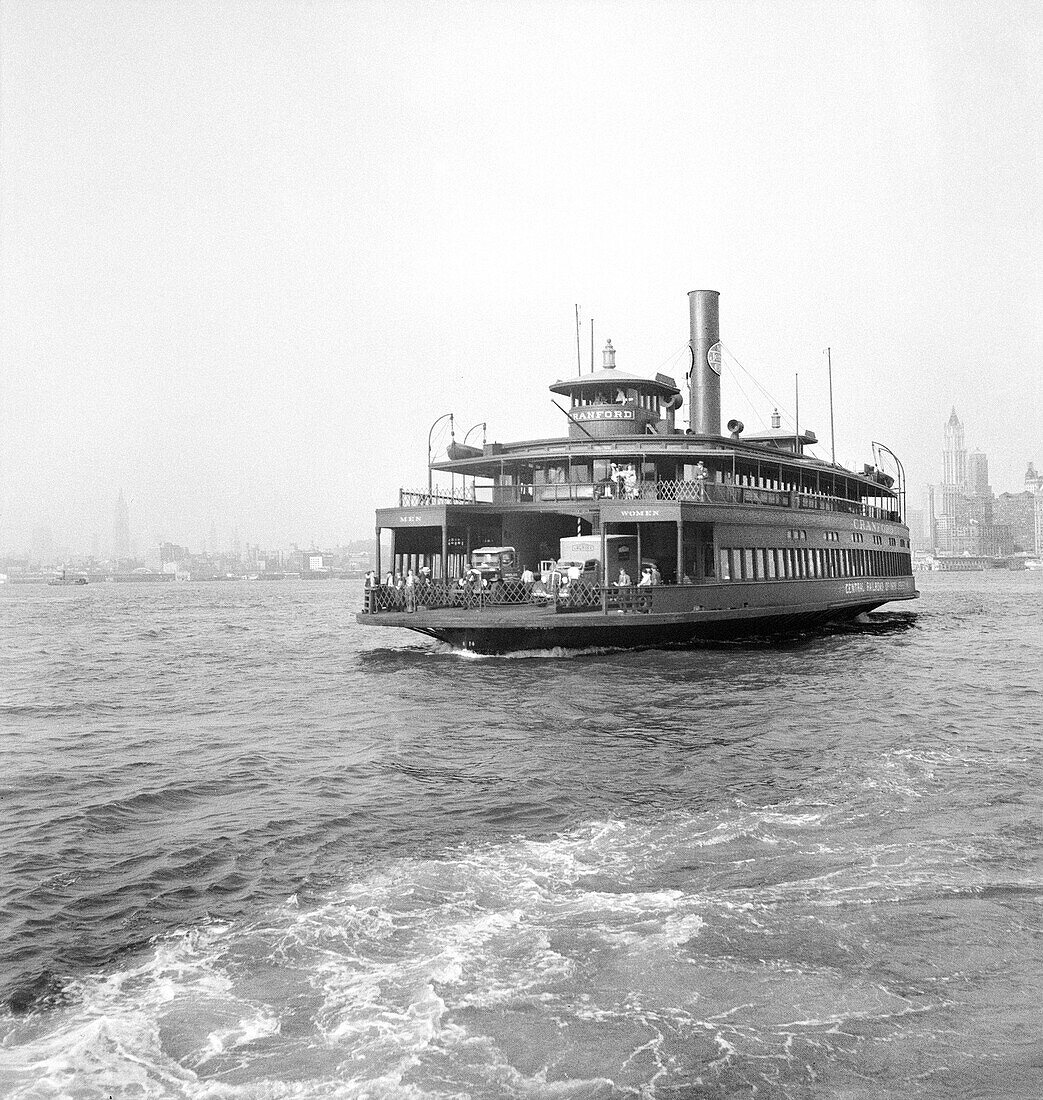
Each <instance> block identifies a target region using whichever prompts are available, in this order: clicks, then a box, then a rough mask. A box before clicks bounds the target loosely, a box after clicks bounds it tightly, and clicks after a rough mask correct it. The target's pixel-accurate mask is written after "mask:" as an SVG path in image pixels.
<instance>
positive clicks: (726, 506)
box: [357, 290, 919, 654]
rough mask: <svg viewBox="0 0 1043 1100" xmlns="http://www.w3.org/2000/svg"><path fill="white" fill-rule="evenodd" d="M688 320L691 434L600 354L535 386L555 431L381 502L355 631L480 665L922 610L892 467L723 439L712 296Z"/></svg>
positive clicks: (769, 436) (473, 453)
mask: <svg viewBox="0 0 1043 1100" xmlns="http://www.w3.org/2000/svg"><path fill="white" fill-rule="evenodd" d="M689 319H690V340H689V348H690V362H691V369H690V371H689V372H688V375H687V382H688V387H687V388H688V394H687V396H688V411H689V417H688V426H687V427H685V426H684V425H683V423H678V413H679V410H680V409H681V408H682V405H683V404H684V395H683V394H682V391H681V388H680V387H679V386H678V385H677V384H676V382H675V380H674V379H673V378H671V377H668V376H667V375H664V374H656V376H655V377H654V378H651V379H650V378H644V377H641V376H639V375H636V374H632V373H629V372H627V371H624V370H621V369H618V368H617V367H616V363H615V356H616V352H615V349H614V348H613V347H612V342H611V341H609V342H608V344H607V345H606V347H605V349H604V352H603V359H604V361H603V365H602V367H601V368H600V369H599V370H596V371H591V372H589V373H587V374H578V375H577V376H576V377H574V378H570V379H564V380H561V381H557V382H555V383H554V384H553V385H551V386H550V390H551V392H552V393H553V394H556V395H560V396H561V397H563V398H565V399H567V401H568V403H569V407H568V409H567V410H566V409H562V411H563V412H565V415H566V417H567V419H568V434H567V436H564V437H562V438H557V439H539V440H529V441H525V442H518V443H485V444H483V445H482V446H481V447H472V446H466V445H465V444H466V437H465V440H464V444H457V443H455V440H454V443H453V444H452V445H451V446H450V447H449V448H448V450H447V453H446V456H445V458H444V459H442V460H440V461H435V462H432V460H431V457H430V453H429V457H428V490H427V492H422V491H416V492H414V491H408V490H404V489H403V490H400V491H399V500H398V505H397V506H396V507H390V508H381V509H378V511H377V516H376V537H377V562H376V575H375V578H373V579H372V581H371V582H368V583H367V588H366V593H365V606H364V610H363V611H362V612H361V613H359V614H358V616H357V619H358V621H359V622H360V623H362V624H364V625H366V626H384V627H405V628H407V629H409V630H414V631H418V632H419V633H421V634H426V635H429V636H431V637H433V638H437V639H440V640H441V641H443V642H448V643H449V644H450V645H452V646H455V647H459V648H462V649H465V650H472V651H474V652H476V653H490V654H492V653H507V652H515V651H518V650H544V649H549V648H554V647H568V648H572V647H589V646H594V647H626V648H633V647H646V646H665V645H686V644H691V643H695V642H699V641H702V640H716V639H731V638H737V637H743V636H760V635H785V634H792V633H799V632H803V631H806V630H807V629H809V628H812V627H815V626H817V625H820V624H822V623H826V622H829V621H835V620H845V619H853V618H855V617H856V616H858V615H860V614H862V613H863V612H867V611H871V610H873V609H874V608H876V607H879V606H880V605H881V604H885V603H890V602H892V601H895V600H912V599H915V598H917V596H918V595H919V593H918V592H917V591H916V588H915V584H914V580H913V568H912V557H911V548H910V540H909V529H908V527H907V526H906V524H905V515H904V512H905V487H904V472H903V470H902V466H901V463H900V461H899V460H898V459H897V458H896V457H895V456H894V455H893V453H892V452H891V451H890V450H889V449H888V448H886V447H883V446H882V445H881V444H876V443H874V445H873V451H874V460H875V461H874V463H872V464H868V465H866V466H865V467H864V468H863V470H862V471H861V472H856V471H853V470H848V469H844V468H842V467H840V466H838V465H836V464H834V463H831V462H826V461H823V460H821V459H819V458H816V457H813V456H812V455H810V454H809V453H807V449H808V448H809V447H810V446H812V445H814V444H815V443H817V442H818V440H817V438H816V436H815V434H814V433H813V432H812V431H809V430H805V431H800V430H799V428H798V429H795V430H792V431H789V430H786V429H784V428H782V427H781V418H780V417H779V415H778V413H777V411H776V413H775V414H774V415H773V417H772V427H771V429H770V430H769V431H767V432H765V433H762V434H746V433H745V429H744V427H743V425H742V424H741V423H740V422H739V421H737V420H732V421H729V423H728V425H727V428H728V433H729V434H728V435H726V436H725V435H722V433H721V412H720V405H721V389H720V372H721V366H722V347H721V342H720V334H719V295H718V292H717V291H713V290H694V291H691V292H690V294H689ZM429 452H430V449H429ZM892 462H893V465H894V468H895V475H896V476H892V475H891V474H889V473H887V472H885V470H884V466H885V465H890V464H891V463H892ZM432 470H439V471H442V472H446V473H450V474H455V475H457V477H458V478H460V479H462V483H463V485H464V486H465V488H464V489H463V490H459V489H456V490H452V491H448V492H446V491H444V490H442V489H435V488H433V487H432V485H431V471H432ZM453 480H454V482H455V480H456V479H455V478H454V479H453ZM385 532H387V533H389V536H390V561H388V567H389V573H390V575H389V576H388V577H387V580H386V582H385V583H381V578H382V576H383V573H382V570H381V564H382V562H381V538H382V535H383V534H384V533H385ZM403 578H405V579H403Z"/></svg>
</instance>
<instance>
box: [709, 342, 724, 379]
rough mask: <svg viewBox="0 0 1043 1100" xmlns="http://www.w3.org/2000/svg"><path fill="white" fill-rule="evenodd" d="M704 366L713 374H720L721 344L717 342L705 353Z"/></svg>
mask: <svg viewBox="0 0 1043 1100" xmlns="http://www.w3.org/2000/svg"><path fill="white" fill-rule="evenodd" d="M706 365H707V366H708V367H709V368H710V370H712V371H713V373H714V374H720V373H721V342H720V340H718V341H717V343H716V344H714V345H713V347H711V348H710V350H709V351H708V352H707V353H706Z"/></svg>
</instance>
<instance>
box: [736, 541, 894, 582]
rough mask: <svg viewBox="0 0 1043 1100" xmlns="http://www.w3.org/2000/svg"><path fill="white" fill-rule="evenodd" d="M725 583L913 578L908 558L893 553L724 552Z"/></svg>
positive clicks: (771, 548)
mask: <svg viewBox="0 0 1043 1100" xmlns="http://www.w3.org/2000/svg"><path fill="white" fill-rule="evenodd" d="M720 571H721V580H723V581H774V580H788V579H791V578H792V579H802V578H806V577H903V576H910V575H911V574H912V559H911V558H910V557H909V555H908V554H902V553H897V552H894V551H891V550H834V549H831V548H830V549H818V548H815V547H804V546H799V547H790V546H769V547H767V548H765V547H756V546H749V547H747V546H744V547H739V548H722V549H721V551H720Z"/></svg>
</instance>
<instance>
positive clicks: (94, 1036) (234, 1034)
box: [0, 800, 941, 1100]
mask: <svg viewBox="0 0 1043 1100" xmlns="http://www.w3.org/2000/svg"><path fill="white" fill-rule="evenodd" d="M837 812H841V811H840V810H839V809H833V808H830V807H828V806H827V807H825V808H824V807H823V806H822V805H821V804H815V805H814V806H809V805H807V804H803V803H800V802H798V801H796V800H795V801H793V802H792V803H788V804H783V805H777V806H774V807H768V808H760V807H750V806H746V805H743V804H741V803H737V804H734V805H732V806H730V807H728V808H727V809H726V810H725V811H724V820H721V819H720V818H719V817H718V818H717V819H714V818H711V817H710V816H708V815H706V814H703V815H699V814H675V815H672V816H670V817H669V818H667V819H661V820H659V821H657V822H655V823H635V822H617V821H614V822H600V823H595V824H591V825H588V826H583V827H578V828H576V829H573V830H571V831H569V832H567V833H563V834H562V835H560V836H556V837H552V838H548V839H540V840H532V839H515V840H508V841H505V842H502V843H499V844H490V845H488V846H485V847H481V848H461V849H459V850H456V851H453V852H451V853H448V854H446V855H445V856H443V857H442V858H438V859H416V858H405V859H398V860H395V861H393V862H391V863H389V864H388V865H386V866H385V867H384V868H383V869H382V870H380V871H379V872H376V873H373V874H371V875H369V876H367V877H365V878H363V879H360V880H359V881H356V882H351V883H346V884H344V885H343V886H342V887H341V888H339V889H337V890H335V891H333V892H331V893H330V894H329V895H328V896H327V897H326V899H325V901H324V902H323V903H322V904H321V905H317V906H304V907H302V905H301V903H300V900H299V898H298V897H297V896H296V895H294V896H292V897H291V898H289V899H287V901H286V903H285V904H284V905H282V906H280V907H278V908H277V909H275V910H274V911H271V912H269V913H268V914H266V915H265V917H264V919H263V920H258V921H255V922H252V923H249V924H246V923H244V924H241V925H238V926H234V927H229V926H227V925H223V926H217V925H212V926H208V927H205V928H200V929H195V930H192V931H190V932H187V933H185V934H182V935H179V936H172V937H168V938H167V939H164V940H162V941H160V942H159V943H157V944H156V945H155V946H154V948H153V949H152V950H151V951H150V952H149V953H148V954H147V955H146V956H145V957H144V958H140V959H139V960H138V961H137V962H136V963H135V964H134V965H132V966H128V967H125V968H123V969H119V970H114V971H112V972H109V973H107V974H102V975H96V976H93V977H88V978H84V979H82V980H80V981H79V982H78V983H75V984H74V985H73V987H72V988H71V989H70V993H71V1003H69V1004H67V1005H64V1006H59V1007H57V1008H54V1009H51V1010H49V1011H47V1012H42V1013H39V1014H36V1015H34V1016H30V1017H29V1018H27V1019H24V1020H21V1021H9V1022H8V1024H7V1026H6V1038H5V1039H4V1040H3V1043H2V1045H0V1092H4V1091H5V1089H6V1092H5V1094H6V1095H10V1096H13V1097H18V1098H20V1100H29V1098H33V1100H35V1098H37V1097H48V1096H63V1095H68V1094H70V1093H69V1090H71V1089H72V1088H73V1083H75V1095H76V1096H82V1097H95V1096H97V1097H107V1096H109V1095H110V1094H112V1095H121V1096H129V1095H132V1094H133V1095H138V1096H145V1097H152V1096H156V1097H160V1096H184V1097H186V1098H193V1100H194V1098H196V1097H207V1098H218V1097H220V1098H222V1100H224V1098H236V1097H261V1096H266V1097H267V1096H271V1097H276V1096H278V1097H283V1096H286V1097H290V1096H293V1097H306V1096H316V1097H318V1096H334V1095H336V1096H345V1097H358V1098H361V1097H372V1098H373V1100H376V1098H378V1097H379V1098H381V1100H383V1098H384V1097H388V1098H399V1097H401V1098H403V1100H405V1098H408V1100H420V1098H425V1100H426V1098H439V1100H440V1098H442V1097H452V1096H468V1097H471V1098H473V1100H481V1098H486V1097H488V1098H493V1097H496V1098H498V1097H501V1096H512V1097H513V1096H531V1097H546V1096H562V1097H591V1098H594V1097H598V1096H601V1095H605V1090H609V1091H610V1092H613V1093H614V1094H632V1095H651V1091H650V1090H652V1089H653V1088H658V1087H660V1086H663V1085H664V1083H665V1082H666V1081H668V1080H674V1079H676V1080H681V1081H685V1080H687V1081H694V1080H696V1078H697V1077H698V1075H699V1073H701V1074H702V1075H703V1076H704V1077H705V1078H706V1079H707V1080H713V1079H714V1075H715V1074H717V1075H718V1076H719V1075H720V1074H722V1073H723V1072H725V1070H726V1069H727V1068H728V1067H730V1066H734V1065H735V1063H736V1061H737V1060H740V1059H745V1060H747V1061H748V1060H750V1059H755V1058H760V1057H770V1058H772V1059H782V1060H783V1061H785V1060H786V1059H788V1058H790V1057H792V1055H791V1053H790V1052H789V1046H791V1045H792V1044H793V1043H794V1042H796V1041H797V1039H794V1033H795V1030H799V1029H804V1030H807V1029H812V1028H820V1029H821V1028H836V1027H838V1026H839V1025H840V1023H841V1022H843V1021H844V1020H847V1019H858V1020H887V1019H891V1018H893V1017H896V1016H897V1015H899V1014H901V1013H902V1012H904V1011H907V1010H908V1004H906V1003H905V1002H903V1001H902V999H901V998H897V997H894V996H892V995H890V994H887V993H886V992H885V991H883V990H881V989H880V988H879V987H876V986H873V985H872V984H871V983H868V982H864V981H861V980H851V979H850V978H845V977H844V975H843V974H841V973H840V972H838V971H836V970H834V969H832V968H831V967H830V966H829V965H825V964H822V963H819V962H816V961H815V960H814V959H812V960H810V961H808V960H804V959H800V958H798V959H797V960H796V961H795V962H791V961H789V960H787V959H786V958H785V956H784V954H783V955H782V956H780V957H779V958H777V959H774V960H773V959H771V958H767V959H758V958H757V957H756V953H754V954H753V955H749V954H748V953H747V954H743V953H742V950H741V949H742V945H743V940H744V937H750V936H755V937H756V936H760V937H761V939H762V941H763V942H764V943H766V944H767V945H769V946H770V945H771V943H772V937H775V936H777V935H779V923H778V922H779V919H781V918H779V917H778V916H777V914H778V913H779V911H780V909H782V908H784V907H786V906H788V907H790V908H793V907H799V910H800V912H801V913H802V914H803V920H804V921H805V922H808V921H809V920H811V919H812V918H811V914H813V913H815V912H816V911H819V910H820V907H821V906H827V905H832V906H836V905H839V904H850V903H851V902H852V901H854V902H864V903H871V902H872V901H873V899H874V898H876V897H878V896H879V894H880V890H881V884H884V886H886V887H888V888H891V887H896V886H898V885H900V884H908V883H918V882H920V881H927V880H929V879H930V877H931V875H932V874H935V873H936V870H937V866H939V865H940V858H941V857H940V856H939V855H938V853H934V854H931V853H928V854H926V855H925V854H924V853H923V852H913V851H910V850H907V849H902V848H901V846H899V845H895V846H893V847H888V846H884V845H880V846H879V847H878V848H877V849H876V850H873V851H869V852H863V851H861V850H858V851H853V852H851V853H849V855H848V858H847V859H846V861H844V862H842V865H840V866H836V867H827V868H826V869H824V870H822V871H821V872H820V873H817V874H814V873H813V874H807V873H802V874H801V875H800V876H799V877H796V878H793V879H792V880H790V879H786V878H783V879H781V880H780V881H776V882H771V881H769V882H762V881H761V880H760V879H759V878H758V877H756V875H755V877H754V878H753V879H752V880H751V882H750V883H749V884H748V885H747V884H745V883H744V882H743V881H742V879H741V878H740V879H739V880H738V881H736V882H734V883H731V884H730V885H729V887H728V889H727V890H726V891H725V892H721V891H718V890H713V889H711V888H710V887H709V885H708V883H709V881H711V880H710V879H709V878H707V876H706V875H705V874H702V873H700V871H699V864H700V862H702V863H705V864H706V867H707V869H708V871H720V870H721V869H725V870H727V871H728V872H729V873H732V872H733V871H734V868H735V867H736V866H744V865H746V864H747V863H749V862H750V860H748V859H747V858H746V857H745V855H744V856H743V858H736V856H735V852H733V851H732V850H730V849H729V848H727V847H725V848H721V845H725V846H727V845H732V846H737V848H738V850H739V851H741V852H742V853H745V852H747V851H749V850H751V849H750V846H751V845H753V846H754V848H753V850H755V851H758V850H759V851H761V852H766V851H767V852H773V853H776V855H775V856H773V857H772V858H778V857H781V856H785V855H787V854H788V853H790V852H793V853H796V854H797V855H799V856H801V857H805V856H806V857H807V858H808V859H809V860H813V859H814V858H815V856H816V855H817V856H818V857H819V858H821V856H822V853H823V849H825V851H826V852H827V853H829V858H830V859H834V860H835V858H836V857H835V854H834V853H835V851H836V847H837V844H836V841H835V838H834V843H833V844H831V845H823V844H822V843H821V839H822V833H821V830H822V829H823V828H824V827H825V826H826V825H827V824H828V822H829V820H830V817H831V815H832V814H835V813H837ZM758 845H759V846H760V847H759V848H757V847H756V846H758ZM693 853H702V854H700V855H698V856H697V857H693ZM693 858H695V859H696V864H695V866H694V867H693V866H692V861H693ZM677 863H679V864H681V865H683V866H684V867H685V868H686V870H685V874H686V875H687V876H688V877H687V878H686V879H685V880H684V884H683V885H671V886H669V887H663V886H657V885H655V884H656V882H657V881H662V873H661V872H662V869H663V868H669V867H671V866H672V865H673V864H677ZM762 864H764V859H763V858H762V859H761V860H760V861H758V862H757V864H756V867H755V868H754V870H755V871H758V872H759V870H760V868H761V866H762ZM811 866H812V869H813V863H812V864H811ZM816 919H818V921H819V925H818V927H820V928H826V927H827V925H826V923H824V922H826V921H828V920H832V919H834V918H831V917H820V918H816ZM805 927H808V925H807V923H806V924H805ZM709 931H713V932H716V933H719V937H720V936H722V935H723V936H726V937H727V936H731V937H733V938H734V942H736V943H737V944H738V946H739V949H740V950H739V953H738V954H733V953H732V952H731V950H730V949H728V948H726V947H722V941H721V939H720V938H719V937H718V940H717V941H716V943H715V946H714V947H713V949H712V950H711V951H710V953H709V954H706V953H705V952H704V949H703V948H702V946H701V945H702V944H703V942H704V939H705V937H706V934H707V932H709ZM782 931H783V933H784V934H786V935H789V934H790V933H789V931H788V926H783V929H782ZM726 942H731V941H726ZM799 1041H800V1042H804V1041H805V1039H804V1037H803V1036H801V1037H799ZM818 1041H819V1042H825V1043H826V1046H828V1045H829V1044H828V1041H826V1040H823V1039H821V1036H820V1038H819V1040H818ZM697 1063H698V1067H701V1068H699V1069H698V1072H697V1071H696V1069H695V1068H693V1067H695V1066H696V1064H697ZM787 1064H788V1063H787ZM653 1082H654V1084H653Z"/></svg>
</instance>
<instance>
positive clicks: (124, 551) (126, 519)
mask: <svg viewBox="0 0 1043 1100" xmlns="http://www.w3.org/2000/svg"><path fill="white" fill-rule="evenodd" d="M112 556H113V557H114V558H115V559H116V560H117V561H119V560H123V559H126V558H129V557H130V514H129V513H128V511H127V502H126V501H125V500H124V499H123V490H122V489H120V491H119V496H118V497H117V498H116V508H115V511H114V512H113V516H112Z"/></svg>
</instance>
